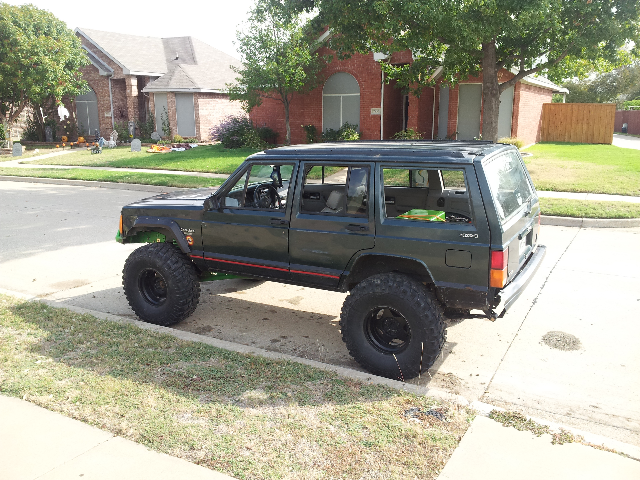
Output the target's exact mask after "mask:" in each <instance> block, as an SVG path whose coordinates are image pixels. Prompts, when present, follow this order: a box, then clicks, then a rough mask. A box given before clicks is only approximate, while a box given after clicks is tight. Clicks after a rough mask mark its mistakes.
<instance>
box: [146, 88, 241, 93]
mask: <svg viewBox="0 0 640 480" xmlns="http://www.w3.org/2000/svg"><path fill="white" fill-rule="evenodd" d="M142 92H143V93H170V92H174V93H175V92H177V93H224V94H228V93H229V92H228V91H227V90H220V89H216V88H163V87H158V88H148V87H145V88H143V89H142Z"/></svg>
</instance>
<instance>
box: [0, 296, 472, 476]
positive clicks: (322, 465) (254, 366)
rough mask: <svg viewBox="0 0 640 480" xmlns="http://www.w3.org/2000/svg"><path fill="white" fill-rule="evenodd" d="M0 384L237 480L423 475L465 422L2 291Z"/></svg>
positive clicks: (307, 371)
mask: <svg viewBox="0 0 640 480" xmlns="http://www.w3.org/2000/svg"><path fill="white" fill-rule="evenodd" d="M0 393H1V394H3V395H10V396H14V397H19V398H23V399H25V400H28V401H30V402H32V403H35V404H37V405H40V406H42V407H45V408H47V409H49V410H53V411H57V412H60V413H62V414H64V415H67V416H69V417H72V418H75V419H78V420H81V421H83V422H85V423H88V424H90V425H94V426H96V427H99V428H101V429H103V430H107V431H110V432H112V433H114V434H116V435H120V436H122V437H125V438H128V439H130V440H133V441H135V442H138V443H141V444H143V445H145V446H147V447H149V448H152V449H154V450H157V451H160V452H164V453H167V454H170V455H173V456H177V457H180V458H184V459H186V460H188V461H191V462H193V463H197V464H199V465H202V466H205V467H208V468H211V469H215V470H218V471H221V472H224V473H227V474H229V475H232V476H234V477H236V478H238V479H271V478H296V479H298V478H300V479H314V478H381V477H380V475H381V473H382V476H383V477H384V478H385V479H396V478H397V479H405V478H421V479H422V478H424V479H429V478H431V479H433V478H436V477H437V475H438V473H439V471H440V470H441V469H442V467H443V466H444V464H445V463H446V462H447V460H448V459H449V457H450V456H451V454H452V453H453V450H454V449H455V448H456V447H457V445H458V443H459V441H460V438H461V437H462V435H463V434H464V433H465V431H466V430H467V428H468V426H469V423H470V422H471V420H472V418H473V417H472V412H471V411H470V410H467V409H466V408H465V407H461V406H458V405H456V404H452V403H448V402H444V401H439V400H435V399H433V398H429V397H426V396H415V395H410V394H407V393H403V392H400V391H397V390H393V389H390V388H387V387H382V386H378V385H371V384H366V383H361V382H357V381H352V380H348V379H345V378H342V377H339V376H338V375H337V374H334V373H331V372H327V371H323V370H319V369H315V368H312V367H309V366H306V365H302V364H298V363H295V362H286V361H273V360H267V359H264V358H261V357H255V356H249V355H241V354H238V353H234V352H229V351H226V350H221V349H217V348H214V347H211V346H208V345H206V344H202V343H195V342H186V341H182V340H179V339H177V338H175V337H172V336H169V335H162V334H157V333H153V332H149V331H147V330H142V329H140V328H138V327H136V326H134V325H129V324H120V323H115V322H108V321H103V320H98V319H96V318H94V317H91V316H89V315H79V314H76V313H73V312H70V311H68V310H64V309H58V308H52V307H49V306H46V305H44V304H42V303H38V302H23V301H20V300H18V299H15V298H13V297H8V296H0ZM430 411H431V412H434V411H435V412H439V413H441V414H443V415H444V416H445V418H446V421H441V420H439V419H437V418H436V417H435V416H433V415H431V414H429V413H428V412H430Z"/></svg>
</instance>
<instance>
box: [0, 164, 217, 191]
mask: <svg viewBox="0 0 640 480" xmlns="http://www.w3.org/2000/svg"><path fill="white" fill-rule="evenodd" d="M0 175H8V176H12V177H37V178H63V179H69V180H88V181H93V182H115V183H135V184H140V185H158V186H163V187H180V188H197V187H213V186H219V185H221V184H222V182H224V180H225V179H223V178H205V177H192V176H189V175H172V174H167V173H164V174H162V173H141V172H110V171H107V170H85V169H80V168H71V169H64V170H63V169H57V168H6V167H5V168H2V167H0Z"/></svg>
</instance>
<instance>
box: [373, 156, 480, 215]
mask: <svg viewBox="0 0 640 480" xmlns="http://www.w3.org/2000/svg"><path fill="white" fill-rule="evenodd" d="M382 176H383V183H384V205H385V216H386V217H387V218H393V219H398V220H405V221H407V222H458V223H470V222H471V217H472V215H471V209H470V206H469V195H468V193H467V188H466V180H465V173H464V170H462V169H438V168H432V169H420V168H395V167H389V168H385V167H383V168H382Z"/></svg>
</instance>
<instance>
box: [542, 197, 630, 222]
mask: <svg viewBox="0 0 640 480" xmlns="http://www.w3.org/2000/svg"><path fill="white" fill-rule="evenodd" d="M540 209H541V210H542V214H543V215H551V216H557V217H576V218H640V203H628V202H599V201H592V200H569V199H566V198H541V199H540Z"/></svg>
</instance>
